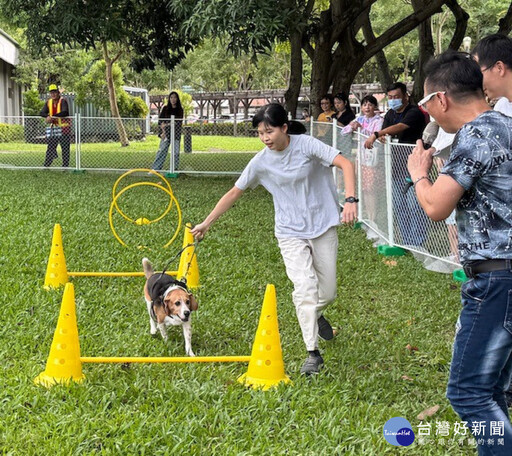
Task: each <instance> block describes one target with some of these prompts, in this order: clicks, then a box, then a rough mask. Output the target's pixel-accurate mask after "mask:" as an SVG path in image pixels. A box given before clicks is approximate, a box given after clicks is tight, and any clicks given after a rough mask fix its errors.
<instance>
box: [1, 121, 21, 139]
mask: <svg viewBox="0 0 512 456" xmlns="http://www.w3.org/2000/svg"><path fill="white" fill-rule="evenodd" d="M21 140H23V126H22V125H11V124H4V123H0V143H6V142H11V141H21Z"/></svg>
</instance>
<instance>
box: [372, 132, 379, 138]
mask: <svg viewBox="0 0 512 456" xmlns="http://www.w3.org/2000/svg"><path fill="white" fill-rule="evenodd" d="M373 134H374V135H375V138H376V139H379V132H378V131H374V132H373Z"/></svg>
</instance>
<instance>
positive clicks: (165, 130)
mask: <svg viewBox="0 0 512 456" xmlns="http://www.w3.org/2000/svg"><path fill="white" fill-rule="evenodd" d="M261 149H262V144H261V142H260V141H259V139H258V138H257V133H256V132H255V130H254V128H252V124H251V123H250V122H249V121H239V122H231V123H220V122H219V123H217V122H216V123H206V124H205V123H192V124H190V123H187V121H186V120H183V119H171V120H169V122H166V123H163V124H162V123H158V122H157V123H153V124H151V123H150V122H149V121H148V120H147V119H126V118H122V119H114V118H105V117H83V116H80V115H79V114H77V115H76V116H73V117H69V118H62V119H60V120H59V121H58V123H57V124H55V125H53V126H50V125H49V124H47V123H46V122H45V119H44V118H41V117H27V116H25V117H0V167H4V168H49V167H52V168H73V169H76V170H119V171H124V170H128V169H133V168H153V169H157V170H161V171H164V172H169V173H173V174H174V173H198V174H199V173H200V174H240V173H241V172H242V170H243V169H244V168H245V166H246V165H247V163H248V162H249V160H250V159H251V158H252V157H253V156H254V155H255V154H256V153H257V152H258V151H259V150H261ZM171 151H172V153H171Z"/></svg>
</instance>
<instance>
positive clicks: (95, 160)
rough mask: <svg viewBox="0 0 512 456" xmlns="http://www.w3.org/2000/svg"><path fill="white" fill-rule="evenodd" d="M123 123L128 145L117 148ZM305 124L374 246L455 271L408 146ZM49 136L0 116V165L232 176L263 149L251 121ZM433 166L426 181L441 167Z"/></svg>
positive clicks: (27, 122) (443, 225)
mask: <svg viewBox="0 0 512 456" xmlns="http://www.w3.org/2000/svg"><path fill="white" fill-rule="evenodd" d="M121 125H122V127H123V129H124V132H125V134H126V137H127V139H128V141H129V145H128V146H122V145H121V144H120V141H119V137H120V127H121ZM305 126H306V129H307V130H308V133H309V134H312V135H313V136H315V137H316V138H318V139H320V140H321V141H323V142H325V143H327V144H329V145H332V146H333V147H335V148H337V149H338V150H340V152H341V153H342V154H343V155H344V156H345V157H346V158H348V159H349V160H351V161H352V162H353V163H354V164H355V166H356V170H357V177H358V179H357V192H358V197H359V200H360V203H359V206H358V207H359V214H358V218H359V220H360V221H361V222H362V224H363V225H364V227H365V228H366V229H367V232H368V235H369V236H370V237H373V238H374V239H375V241H376V243H386V244H389V245H396V246H400V247H403V248H405V249H407V250H409V251H411V252H413V253H414V254H415V255H416V256H417V257H418V258H419V259H422V260H423V261H424V262H425V264H426V266H427V267H428V268H430V269H434V270H439V271H443V272H450V271H451V270H453V269H455V268H456V267H458V266H459V265H458V256H457V248H456V244H457V239H456V238H457V236H456V234H457V233H456V226H455V221H454V220H453V217H451V218H450V219H448V220H447V221H445V222H432V221H431V220H430V219H428V217H427V216H426V215H425V213H424V212H423V210H422V209H421V207H420V206H419V204H418V202H417V200H416V196H415V194H414V189H413V188H411V187H410V186H409V185H408V183H407V180H406V179H407V176H408V174H407V156H408V155H409V153H410V151H411V149H412V147H413V146H412V145H410V144H398V143H393V142H391V141H389V140H388V141H387V142H385V143H381V142H380V141H376V142H375V147H374V148H373V149H365V148H364V146H363V144H364V141H365V139H366V137H365V136H364V135H362V134H360V133H354V134H348V135H347V134H343V132H342V129H341V128H340V127H338V126H336V125H335V123H334V122H333V123H332V124H330V123H321V122H312V121H311V122H307V123H305ZM50 130H51V129H48V125H47V124H46V123H45V121H44V119H43V118H40V117H0V167H1V168H9V169H16V168H30V169H43V168H49V167H52V168H56V169H70V168H71V169H74V170H77V171H79V170H111V171H115V172H120V171H125V170H129V169H133V168H153V169H159V170H162V171H164V172H168V173H171V174H180V173H190V174H192V173H193V174H214V175H237V174H240V173H241V172H242V170H243V169H244V167H245V166H246V165H247V163H248V162H249V160H250V159H251V158H252V157H253V156H254V155H255V154H256V153H257V152H258V151H259V150H261V148H262V144H261V142H260V141H259V139H258V138H257V134H256V132H255V131H254V129H253V128H252V126H251V124H250V122H235V123H213V124H212V123H209V124H204V123H194V124H187V123H186V121H182V120H180V119H172V121H171V122H170V123H169V125H168V126H162V125H160V124H157V123H156V124H152V125H149V124H148V122H147V120H146V119H117V120H116V119H112V118H102V117H81V116H80V115H76V116H74V117H70V118H68V119H67V120H66V122H65V123H64V125H62V126H61V128H60V129H57V131H54V132H52V131H50ZM162 133H164V135H162ZM161 136H163V137H161ZM68 151H69V152H68ZM437 165H438V166H437V167H436V168H435V169H434V170H433V172H432V176H431V177H432V179H435V178H436V177H437V173H438V171H439V169H440V167H441V163H437ZM334 176H335V180H336V186H337V189H338V193H339V195H340V201H343V200H344V194H343V175H342V173H341V172H340V171H339V170H335V172H334Z"/></svg>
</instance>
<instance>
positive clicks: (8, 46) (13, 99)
mask: <svg viewBox="0 0 512 456" xmlns="http://www.w3.org/2000/svg"><path fill="white" fill-rule="evenodd" d="M18 59H19V45H18V43H17V42H16V41H14V40H13V39H12V38H11V37H10V36H9V35H7V33H5V32H4V31H3V30H2V29H0V123H7V120H6V119H5V117H6V116H21V107H22V102H21V87H20V86H19V85H18V84H17V83H16V82H14V81H13V79H12V76H13V74H14V68H15V66H16V65H17V64H18Z"/></svg>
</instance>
